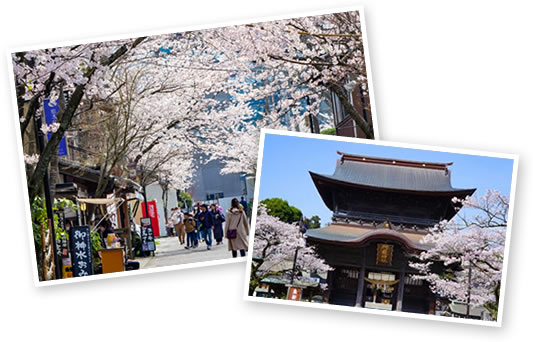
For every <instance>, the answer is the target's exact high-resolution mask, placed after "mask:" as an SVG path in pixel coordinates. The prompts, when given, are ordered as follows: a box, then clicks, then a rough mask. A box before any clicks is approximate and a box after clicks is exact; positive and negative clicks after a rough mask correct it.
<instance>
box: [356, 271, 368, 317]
mask: <svg viewBox="0 0 533 342" xmlns="http://www.w3.org/2000/svg"><path fill="white" fill-rule="evenodd" d="M365 272H366V267H365V265H363V266H362V267H361V268H360V269H359V279H357V292H356V295H355V306H356V307H358V308H362V307H363V293H364V292H365Z"/></svg>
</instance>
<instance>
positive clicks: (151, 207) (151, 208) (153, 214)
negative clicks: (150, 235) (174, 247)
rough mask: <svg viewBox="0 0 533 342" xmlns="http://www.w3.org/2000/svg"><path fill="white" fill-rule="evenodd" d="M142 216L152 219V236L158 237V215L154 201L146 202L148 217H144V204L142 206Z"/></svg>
mask: <svg viewBox="0 0 533 342" xmlns="http://www.w3.org/2000/svg"><path fill="white" fill-rule="evenodd" d="M142 209H143V216H148V217H149V218H151V219H152V229H153V231H154V236H160V235H161V234H160V232H159V215H158V214H157V206H156V203H155V201H150V202H148V215H146V210H145V208H144V203H143V205H142Z"/></svg>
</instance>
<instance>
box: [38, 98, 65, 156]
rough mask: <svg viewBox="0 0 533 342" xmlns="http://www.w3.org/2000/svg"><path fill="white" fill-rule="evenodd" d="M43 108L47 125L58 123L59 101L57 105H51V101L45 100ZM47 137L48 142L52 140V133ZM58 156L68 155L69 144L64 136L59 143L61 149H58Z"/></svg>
mask: <svg viewBox="0 0 533 342" xmlns="http://www.w3.org/2000/svg"><path fill="white" fill-rule="evenodd" d="M43 107H44V117H45V120H46V124H47V125H50V124H52V123H54V122H56V121H57V112H59V100H57V101H56V102H55V103H51V102H50V100H44V101H43ZM47 136H48V140H50V137H51V136H52V133H51V132H48V134H47ZM57 155H58V156H66V155H67V142H66V140H65V137H64V136H63V138H61V141H60V142H59V147H58V148H57Z"/></svg>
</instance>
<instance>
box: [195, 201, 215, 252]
mask: <svg viewBox="0 0 533 342" xmlns="http://www.w3.org/2000/svg"><path fill="white" fill-rule="evenodd" d="M200 210H201V211H200V214H199V215H198V221H200V231H201V232H202V234H203V235H204V239H205V243H206V244H207V249H208V250H209V249H211V244H212V241H213V229H214V228H215V220H214V219H213V214H211V213H210V212H209V211H208V210H207V205H206V204H202V206H201V207H200Z"/></svg>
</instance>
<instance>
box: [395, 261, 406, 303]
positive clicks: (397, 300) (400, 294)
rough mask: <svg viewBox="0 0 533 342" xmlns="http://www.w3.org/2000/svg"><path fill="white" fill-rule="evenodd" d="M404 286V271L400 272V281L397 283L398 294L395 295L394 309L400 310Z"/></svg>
mask: <svg viewBox="0 0 533 342" xmlns="http://www.w3.org/2000/svg"><path fill="white" fill-rule="evenodd" d="M404 288H405V271H404V270H402V272H401V273H400V283H399V284H398V296H397V297H396V311H402V304H403V291H404Z"/></svg>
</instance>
